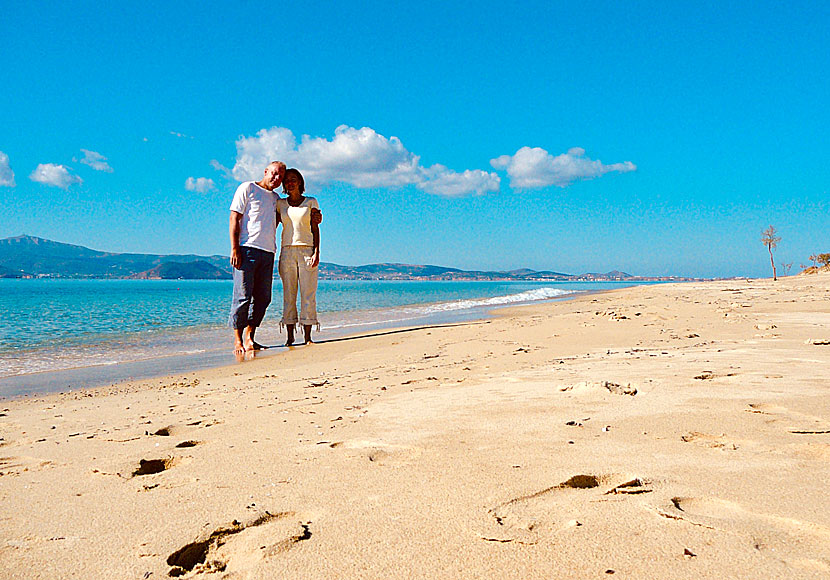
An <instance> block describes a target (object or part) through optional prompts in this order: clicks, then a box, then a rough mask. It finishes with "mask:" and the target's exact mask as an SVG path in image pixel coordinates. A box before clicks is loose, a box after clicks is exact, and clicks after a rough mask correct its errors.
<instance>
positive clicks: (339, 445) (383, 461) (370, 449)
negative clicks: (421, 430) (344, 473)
mask: <svg viewBox="0 0 830 580" xmlns="http://www.w3.org/2000/svg"><path fill="white" fill-rule="evenodd" d="M328 446H329V447H331V448H332V449H345V450H348V451H347V453H348V454H349V455H350V456H352V457H356V458H359V459H361V460H365V461H368V462H369V463H372V464H374V465H383V466H389V467H399V466H402V465H409V464H411V463H412V462H413V461H415V460H416V459H417V458H418V457H420V456H421V453H422V451H423V450H422V449H421V448H420V447H411V446H408V445H393V444H390V443H384V442H382V441H366V440H352V441H335V442H333V443H328Z"/></svg>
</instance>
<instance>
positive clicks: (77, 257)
mask: <svg viewBox="0 0 830 580" xmlns="http://www.w3.org/2000/svg"><path fill="white" fill-rule="evenodd" d="M0 278H27V279H31V278H87V279H95V278H103V279H140V280H225V279H228V280H229V279H231V270H230V264H229V262H228V258H227V256H220V255H213V256H199V255H195V254H185V255H160V254H127V253H112V252H102V251H98V250H92V249H90V248H86V247H84V246H75V245H72V244H64V243H61V242H56V241H52V240H47V239H44V238H38V237H34V236H27V235H22V236H16V237H12V238H5V239H2V240H0ZM320 278H321V279H323V280H423V281H452V280H455V281H496V280H505V281H507V280H514V281H533V282H538V281H552V282H560V281H569V282H573V281H578V282H612V281H613V282H619V281H641V282H648V281H655V282H660V281H678V282H680V281H692V280H700V278H689V277H683V276H633V275H631V274H627V273H626V272H621V271H619V270H614V271H611V272H605V273H596V272H586V273H583V274H566V273H562V272H553V271H549V270H545V271H537V270H530V269H527V268H525V269H519V270H510V271H505V272H493V271H480V270H460V269H458V268H446V267H443V266H430V265H414V264H368V265H364V266H343V265H340V264H333V263H330V262H321V263H320Z"/></svg>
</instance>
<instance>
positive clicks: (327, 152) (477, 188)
mask: <svg viewBox="0 0 830 580" xmlns="http://www.w3.org/2000/svg"><path fill="white" fill-rule="evenodd" d="M276 159H279V160H281V161H284V162H285V163H286V164H287V165H288V166H289V167H298V168H299V169H300V170H301V171H302V172H303V176H304V177H305V179H306V182H307V183H312V184H318V185H322V184H325V183H330V182H333V181H341V182H344V183H349V184H351V185H354V186H355V187H359V188H374V187H403V186H405V185H411V184H414V185H416V186H418V187H419V188H420V189H422V190H423V191H426V192H428V193H433V194H436V195H445V196H461V195H467V194H481V193H484V192H486V191H495V190H498V184H499V177H498V175H497V174H495V173H487V172H484V171H480V170H474V171H470V170H467V171H465V172H463V173H455V172H453V171H451V170H450V169H447V168H446V167H444V166H443V165H433V166H431V167H422V166H421V164H420V158H419V157H418V156H417V155H415V154H413V153H411V152H410V151H408V150H407V149H406V147H404V146H403V144H402V143H401V141H400V139H398V138H397V137H388V138H387V137H384V136H383V135H380V134H378V133H377V132H375V131H374V130H373V129H370V128H369V127H363V128H362V129H355V128H353V127H348V126H346V125H341V126H339V127H337V129H335V131H334V137H333V138H332V139H331V140H328V139H325V138H323V137H310V136H308V135H305V136H303V137H302V139H301V141H300V143H299V144H298V143H297V140H296V138H295V137H294V134H293V133H292V132H291V130H289V129H286V128H284V127H273V128H271V129H261V130H260V131H258V132H257V134H256V135H255V136H253V137H240V138H239V139H238V140H237V142H236V164H235V165H234V167H233V170H232V173H233V177H234V178H235V179H238V180H240V181H241V180H248V179H253V180H257V179H260V178H261V177H262V171H263V169H264V168H265V167H266V166H267V165H268V163H269V162H271V161H274V160H276ZM217 166H219V164H218V163H217V164H216V165H215V166H214V167H217ZM217 168H218V167H217Z"/></svg>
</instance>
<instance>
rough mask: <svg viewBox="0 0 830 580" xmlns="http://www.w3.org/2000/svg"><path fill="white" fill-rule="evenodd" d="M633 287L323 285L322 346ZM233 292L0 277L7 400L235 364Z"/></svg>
mask: <svg viewBox="0 0 830 580" xmlns="http://www.w3.org/2000/svg"><path fill="white" fill-rule="evenodd" d="M630 285H632V284H631V283H625V282H516V281H474V282H461V281H408V280H407V281H387V280H384V281H375V280H371V281H369V280H366V281H363V280H360V281H351V280H350V281H342V280H336V281H335V280H321V281H320V282H319V287H318V291H317V305H318V318H319V320H320V323H321V329H320V331H319V332H316V333H315V335H314V338H315V341H316V342H325V341H326V340H332V339H335V338H341V337H344V336H350V335H355V334H361V333H366V332H371V331H377V330H379V329H384V328H393V327H412V326H418V325H434V324H444V323H453V322H459V321H463V320H471V319H478V318H484V317H486V316H487V315H488V313H489V312H490V311H491V310H493V309H494V308H498V307H502V306H508V305H514V304H528V303H532V302H538V301H545V300H557V299H565V298H569V297H573V296H576V295H578V294H580V293H585V292H596V291H602V290H607V289H612V288H620V287H624V286H630ZM231 289H232V282H231V281H230V280H69V279H0V397H14V396H20V395H26V394H34V393H46V392H57V391H66V390H72V389H77V388H85V387H93V386H100V385H105V384H112V383H116V382H120V381H126V380H138V379H145V378H150V377H154V376H162V375H168V374H176V373H186V372H192V371H194V370H197V369H202V368H210V367H216V366H224V365H227V364H233V363H235V359H234V357H233V354H232V352H231V350H232V348H231V347H232V338H231V337H232V334H231V331H230V329H229V327H228V322H227V321H228V310H229V307H230V299H231ZM273 295H274V301H273V302H272V303H271V306H270V308H269V309H268V313H267V315H266V318H265V321H264V323H263V325H262V327H260V329H259V330H258V332H257V341H258V342H260V343H262V344H264V345H266V346H269V347H272V348H269V349H268V351H267V355H271V354H277V353H280V352H285V351H286V350H287V349H286V348H285V347H283V346H281V345H283V344H284V342H285V337H284V335H282V334H281V333H280V328H279V320H280V315H281V311H282V300H281V296H282V287H281V285H280V283H279V281H278V280H275V281H274V288H273ZM301 348H308V347H301ZM311 348H313V347H311Z"/></svg>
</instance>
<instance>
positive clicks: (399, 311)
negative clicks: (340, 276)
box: [326, 287, 580, 329]
mask: <svg viewBox="0 0 830 580" xmlns="http://www.w3.org/2000/svg"><path fill="white" fill-rule="evenodd" d="M579 293H580V291H577V290H561V289H559V288H549V287H544V288H534V289H533V290H526V291H525V292H519V293H518V294H507V295H504V296H492V297H490V298H471V299H466V300H456V301H453V302H441V303H438V304H428V305H424V306H410V307H403V308H391V309H388V310H387V311H386V312H384V313H383V314H381V313H378V314H380V315H381V316H383V318H382V319H375V320H361V321H359V322H354V323H348V322H343V323H341V324H327V325H326V327H327V328H330V329H339V328H350V327H354V326H372V325H378V324H390V323H396V322H408V321H411V320H415V319H418V318H423V317H425V316H430V315H433V314H440V313H446V312H456V311H460V310H471V309H473V308H482V307H486V306H503V305H508V304H519V303H527V302H536V301H538V300H550V299H552V298H561V297H562V296H565V295H569V294H579ZM384 314H385V316H384Z"/></svg>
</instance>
